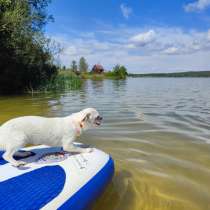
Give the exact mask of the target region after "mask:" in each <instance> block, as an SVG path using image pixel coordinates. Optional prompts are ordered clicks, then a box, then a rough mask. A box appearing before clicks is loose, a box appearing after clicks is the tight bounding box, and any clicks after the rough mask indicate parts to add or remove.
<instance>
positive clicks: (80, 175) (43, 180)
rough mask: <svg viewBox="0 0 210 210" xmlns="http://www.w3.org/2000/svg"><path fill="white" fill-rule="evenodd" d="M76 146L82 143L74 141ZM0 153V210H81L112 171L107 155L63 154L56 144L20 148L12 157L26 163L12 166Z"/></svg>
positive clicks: (106, 180)
mask: <svg viewBox="0 0 210 210" xmlns="http://www.w3.org/2000/svg"><path fill="white" fill-rule="evenodd" d="M76 146H78V147H85V145H83V144H80V143H76ZM2 154H3V152H0V209H1V210H7V209H8V210H13V209H15V210H17V209H21V210H32V209H43V210H53V209H68V210H85V209H88V208H89V206H90V205H91V204H92V203H93V202H94V201H95V200H96V199H97V198H98V196H99V195H100V194H101V192H103V190H104V189H105V187H106V186H107V184H108V183H109V182H110V180H111V178H112V176H113V174H114V162H113V160H112V158H111V157H110V155H108V154H106V153H104V152H103V151H101V150H98V149H96V148H94V149H93V151H92V152H90V153H80V154H79V153H74V154H73V153H67V152H64V151H63V150H62V148H60V147H48V146H44V145H41V146H35V147H27V148H23V150H21V151H20V152H19V154H18V155H17V157H15V158H16V159H21V160H22V161H25V162H27V164H26V165H25V166H22V167H19V168H16V167H13V166H12V165H11V164H10V163H8V162H6V161H5V160H4V159H3V158H2Z"/></svg>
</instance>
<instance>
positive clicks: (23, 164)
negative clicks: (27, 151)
mask: <svg viewBox="0 0 210 210" xmlns="http://www.w3.org/2000/svg"><path fill="white" fill-rule="evenodd" d="M25 165H26V162H23V161H17V162H16V163H15V164H13V166H15V167H17V168H19V167H22V166H25Z"/></svg>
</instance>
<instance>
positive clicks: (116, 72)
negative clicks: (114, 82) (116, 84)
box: [62, 57, 128, 79]
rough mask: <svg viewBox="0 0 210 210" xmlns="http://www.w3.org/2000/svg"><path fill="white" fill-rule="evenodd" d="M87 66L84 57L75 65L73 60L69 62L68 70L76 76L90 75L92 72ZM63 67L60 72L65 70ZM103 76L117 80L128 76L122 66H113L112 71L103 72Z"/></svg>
mask: <svg viewBox="0 0 210 210" xmlns="http://www.w3.org/2000/svg"><path fill="white" fill-rule="evenodd" d="M88 67H89V65H88V63H87V60H86V59H85V58H84V57H81V58H80V59H79V62H78V64H77V61H76V60H73V61H72V62H71V65H70V68H69V70H70V71H72V72H74V73H76V74H78V75H79V74H87V73H92V70H91V69H89V68H88ZM67 69H68V68H66V67H65V66H63V67H62V70H67ZM104 74H105V76H107V77H109V78H111V77H112V78H113V77H115V78H118V79H125V78H126V76H127V75H128V73H127V69H126V67H125V66H123V65H119V64H117V65H115V66H114V67H113V69H112V70H109V71H107V72H104Z"/></svg>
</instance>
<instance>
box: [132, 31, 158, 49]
mask: <svg viewBox="0 0 210 210" xmlns="http://www.w3.org/2000/svg"><path fill="white" fill-rule="evenodd" d="M154 40H155V32H154V30H149V31H147V32H144V33H139V34H137V35H135V36H133V37H131V38H130V41H131V42H132V43H133V44H134V45H139V46H144V45H147V44H149V43H151V42H152V41H154Z"/></svg>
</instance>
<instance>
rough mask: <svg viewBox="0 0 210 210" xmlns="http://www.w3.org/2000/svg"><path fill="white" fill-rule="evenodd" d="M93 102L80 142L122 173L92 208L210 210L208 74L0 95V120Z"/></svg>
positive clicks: (63, 112) (46, 113)
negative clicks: (95, 120)
mask: <svg viewBox="0 0 210 210" xmlns="http://www.w3.org/2000/svg"><path fill="white" fill-rule="evenodd" d="M85 107H95V108H97V109H98V110H99V111H100V113H101V114H102V115H103V118H104V123H103V125H102V126H101V128H99V129H97V130H92V131H88V132H87V133H85V134H84V135H83V136H82V137H81V139H80V141H82V142H86V143H90V144H92V145H95V146H97V147H98V148H100V149H103V150H104V151H106V152H108V153H110V154H111V155H112V156H113V158H114V160H115V163H116V174H115V176H114V178H113V181H112V183H111V184H110V185H109V187H108V188H107V190H106V191H105V193H104V194H103V195H102V197H101V198H100V199H99V200H97V202H96V204H95V205H94V207H93V209H94V210H97V209H100V210H108V209H110V210H124V209H125V210H142V209H147V210H154V209H155V210H156V209H159V210H164V209H167V210H170V209H174V210H181V209H186V210H189V209H190V210H191V209H192V210H194V209H202V210H206V209H210V144H209V143H210V79H192V78H189V79H175V78H171V79H169V78H162V79H161V78H157V79H155V78H151V79H150V78H145V79H144V78H138V79H128V80H125V81H115V80H114V81H111V80H104V81H87V82H86V83H85V84H84V86H83V88H82V89H81V90H79V91H71V92H65V93H61V94H40V95H34V96H33V97H32V96H16V97H12V98H11V97H1V98H0V110H1V111H0V122H1V123H2V122H4V121H6V120H7V119H10V118H12V117H16V116H20V115H44V116H65V115H68V114H70V113H72V112H76V111H78V110H80V109H83V108H85Z"/></svg>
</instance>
